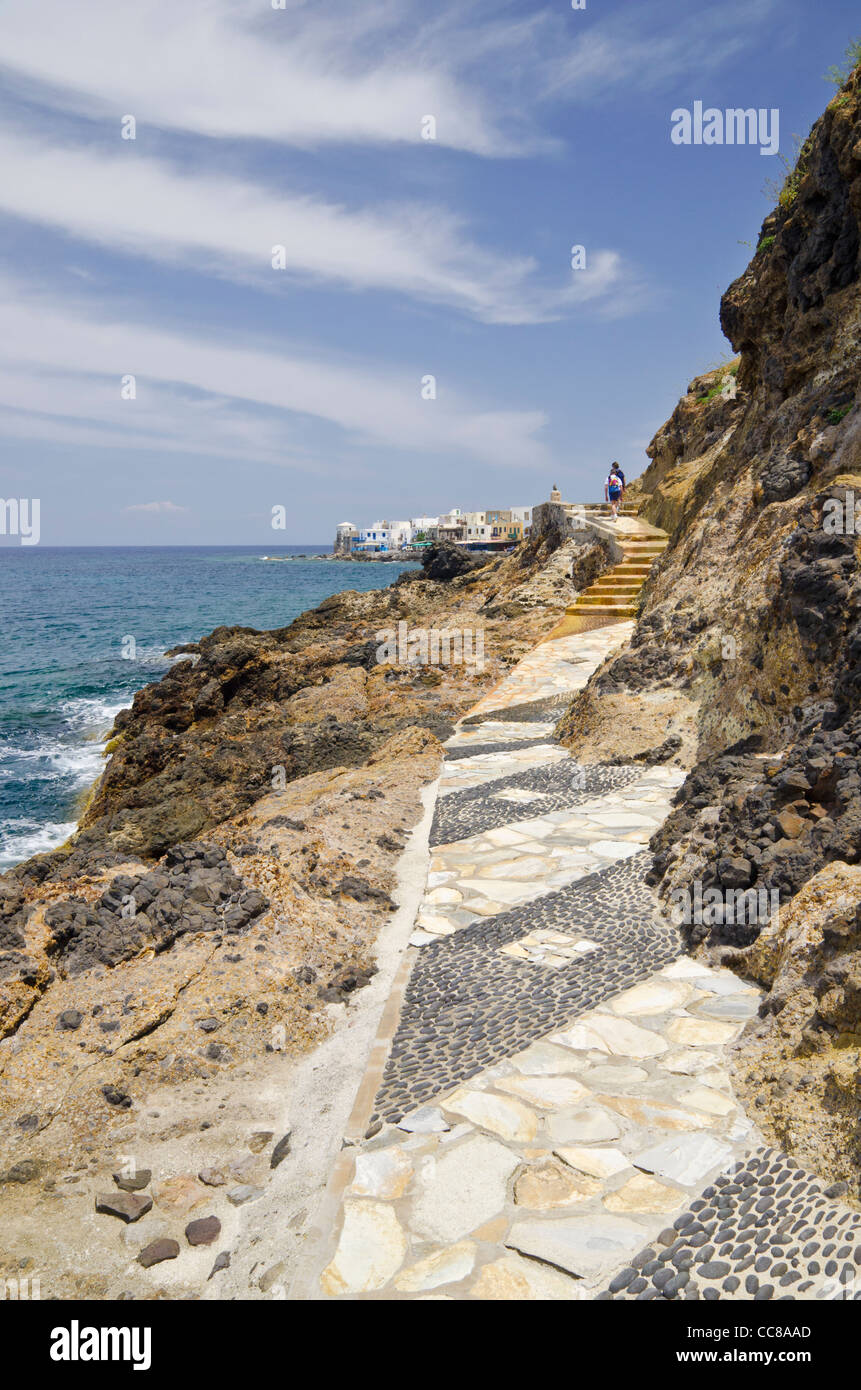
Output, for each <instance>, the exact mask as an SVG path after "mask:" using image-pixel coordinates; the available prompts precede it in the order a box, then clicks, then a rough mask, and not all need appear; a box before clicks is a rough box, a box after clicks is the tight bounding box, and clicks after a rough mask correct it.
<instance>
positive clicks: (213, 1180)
mask: <svg viewBox="0 0 861 1390" xmlns="http://www.w3.org/2000/svg"><path fill="white" fill-rule="evenodd" d="M197 1176H198V1178H199V1179H200V1181H201V1182H202V1183H206V1186H207V1187H224V1184H225V1183H226V1182H227V1178H226V1177H225V1176H224V1174H223V1173H222V1171H221V1169H220V1168H201V1170H200V1172H199V1173H198V1175H197Z"/></svg>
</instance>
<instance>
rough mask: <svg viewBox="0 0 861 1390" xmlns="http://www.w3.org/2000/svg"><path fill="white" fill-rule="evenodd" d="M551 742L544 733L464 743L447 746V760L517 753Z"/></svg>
mask: <svg viewBox="0 0 861 1390" xmlns="http://www.w3.org/2000/svg"><path fill="white" fill-rule="evenodd" d="M549 742H550V739H549V738H548V737H547V736H546V735H544V736H543V737H538V738H517V739H510V740H508V741H507V742H505V741H502V742H496V743H462V744H460V745H459V746H458V747H456V748H446V750H445V760H446V762H454V761H455V760H456V759H460V758H478V757H486V756H487V755H488V754H489V753H516V752H517V751H518V750H519V749H521V748H540V747H541V746H542V745H543V744H545V743H549Z"/></svg>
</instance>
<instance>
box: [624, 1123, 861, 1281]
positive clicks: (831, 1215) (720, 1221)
mask: <svg viewBox="0 0 861 1390" xmlns="http://www.w3.org/2000/svg"><path fill="white" fill-rule="evenodd" d="M664 1148H665V1150H666V1153H667V1161H668V1162H669V1164H671V1163H672V1157H671V1153H670V1146H667V1145H665V1146H664ZM656 1161H657V1163H658V1165H659V1166H658V1167H657V1168H656V1169H654V1170H652V1171H654V1172H655V1174H656V1176H658V1177H660V1176H661V1167H660V1164H661V1162H662V1159H661V1156H660V1153H658V1151H656ZM634 1162H635V1163H636V1164H637V1165H638V1166H642V1165H643V1158H642V1157H641V1158H635V1159H634ZM598 1296H599V1298H603V1299H608V1298H609V1299H643V1300H649V1299H653V1298H661V1299H700V1298H702V1299H706V1300H717V1299H723V1298H733V1299H748V1300H756V1301H766V1300H769V1299H796V1298H802V1299H847V1300H848V1299H851V1300H855V1301H857V1300H861V1216H859V1214H858V1213H857V1212H855V1211H852V1210H851V1209H850V1208H848V1207H846V1206H845V1205H844V1204H843V1203H842V1202H838V1201H836V1200H835V1198H834V1196H833V1195H831V1189H829V1188H826V1189H824V1190H823V1187H822V1185H821V1183H820V1182H819V1181H818V1180H817V1179H816V1178H815V1177H813V1176H812V1175H811V1174H810V1173H808V1172H807V1171H806V1170H805V1169H803V1168H801V1167H800V1166H799V1165H798V1164H797V1163H796V1161H795V1160H794V1159H792V1158H788V1157H787V1155H786V1154H784V1153H781V1152H780V1151H779V1150H778V1149H757V1150H755V1152H754V1153H752V1154H751V1155H750V1157H749V1158H747V1159H746V1160H745V1161H744V1162H742V1163H738V1164H736V1165H735V1166H734V1167H732V1168H731V1169H729V1170H728V1171H727V1172H725V1173H723V1174H721V1176H720V1177H718V1178H716V1179H715V1181H714V1182H713V1183H712V1184H711V1185H710V1186H708V1187H706V1188H705V1189H704V1190H703V1192H702V1194H701V1195H700V1196H699V1197H698V1198H697V1200H696V1201H695V1202H692V1203H691V1205H690V1209H689V1210H688V1211H685V1212H683V1213H682V1215H681V1216H679V1217H677V1218H676V1220H675V1221H674V1222H673V1223H672V1225H671V1226H669V1227H667V1228H666V1229H665V1230H664V1231H662V1232H661V1233H660V1236H659V1237H658V1239H657V1240H656V1241H655V1242H654V1243H653V1244H652V1245H650V1246H647V1247H646V1249H644V1250H641V1251H640V1252H639V1253H638V1254H637V1255H636V1256H635V1257H634V1258H633V1259H632V1260H631V1262H630V1264H629V1265H626V1266H625V1267H624V1268H623V1269H621V1270H620V1271H619V1272H618V1274H617V1275H616V1276H615V1277H614V1278H613V1279H611V1281H610V1283H609V1286H608V1287H607V1288H606V1289H605V1290H604V1292H603V1293H601V1294H599V1295H598Z"/></svg>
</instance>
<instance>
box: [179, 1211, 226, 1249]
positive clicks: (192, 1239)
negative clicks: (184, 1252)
mask: <svg viewBox="0 0 861 1390" xmlns="http://www.w3.org/2000/svg"><path fill="white" fill-rule="evenodd" d="M220 1234H221V1222H220V1221H219V1219H218V1217H217V1216H201V1217H199V1218H198V1219H197V1220H196V1221H189V1223H188V1225H187V1226H186V1228H185V1238H186V1240H187V1241H188V1243H189V1245H211V1244H212V1242H213V1241H214V1240H215V1238H216V1236H218V1235H220Z"/></svg>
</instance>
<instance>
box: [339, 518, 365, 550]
mask: <svg viewBox="0 0 861 1390" xmlns="http://www.w3.org/2000/svg"><path fill="white" fill-rule="evenodd" d="M358 537H359V528H358V527H357V526H354V525H353V523H352V521H342V522H339V524H338V527H337V530H336V531H335V545H334V553H335V554H336V555H349V553H350V551H351V550H352V549H353V546H354V544H355V542H356V541H357V540H358Z"/></svg>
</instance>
